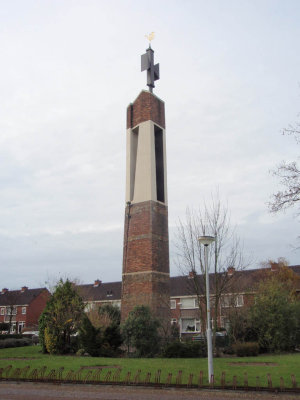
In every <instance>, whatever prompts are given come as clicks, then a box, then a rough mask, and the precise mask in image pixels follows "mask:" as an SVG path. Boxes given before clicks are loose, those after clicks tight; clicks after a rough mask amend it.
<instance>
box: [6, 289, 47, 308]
mask: <svg viewBox="0 0 300 400" xmlns="http://www.w3.org/2000/svg"><path fill="white" fill-rule="evenodd" d="M44 290H47V289H46V288H37V289H25V290H24V291H23V292H22V291H21V290H7V291H6V292H5V293H3V292H2V293H1V292H0V306H12V305H19V306H22V305H27V304H30V303H31V302H32V300H34V299H35V298H36V297H37V296H38V295H39V294H40V293H42V292H43V291H44Z"/></svg>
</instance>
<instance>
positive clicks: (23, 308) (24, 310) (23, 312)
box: [21, 307, 26, 322]
mask: <svg viewBox="0 0 300 400" xmlns="http://www.w3.org/2000/svg"><path fill="white" fill-rule="evenodd" d="M25 314H26V307H22V315H25ZM21 322H22V321H21Z"/></svg>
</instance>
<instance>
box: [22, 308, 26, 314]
mask: <svg viewBox="0 0 300 400" xmlns="http://www.w3.org/2000/svg"><path fill="white" fill-rule="evenodd" d="M22 314H23V315H24V314H26V307H22Z"/></svg>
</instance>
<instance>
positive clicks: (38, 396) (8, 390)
mask: <svg viewBox="0 0 300 400" xmlns="http://www.w3.org/2000/svg"><path fill="white" fill-rule="evenodd" d="M0 399H1V400H68V399H69V400H70V399H80V400H91V399H93V400H99V399H100V400H141V399H142V400H206V399H208V400H231V399H233V400H234V399H241V400H252V399H258V400H274V399H277V400H297V399H298V400H299V399H300V395H297V394H295V395H293V394H275V393H274V394H273V393H255V392H232V391H217V390H216V391H208V390H187V389H180V390H178V389H152V388H142V387H124V386H102V385H101V386H98V385H95V386H92V385H84V386H83V385H54V384H47V383H30V382H28V383H6V382H1V383H0Z"/></svg>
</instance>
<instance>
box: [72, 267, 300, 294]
mask: <svg viewBox="0 0 300 400" xmlns="http://www.w3.org/2000/svg"><path fill="white" fill-rule="evenodd" d="M289 268H290V269H291V270H292V271H293V272H295V273H296V274H297V275H299V276H300V265H293V266H290V267H289ZM266 271H270V268H259V269H248V270H243V271H235V272H234V273H233V276H232V279H231V280H230V283H229V284H228V285H227V290H226V291H227V292H231V291H234V292H236V288H237V287H238V291H239V292H240V293H243V292H251V291H252V290H254V288H255V285H256V284H257V282H258V281H259V280H260V279H261V278H262V277H263V274H264V273H265V272H266ZM204 280H205V277H204V276H203V275H198V276H197V284H198V285H199V287H200V288H202V289H203V293H204ZM209 282H210V292H211V293H212V294H213V292H214V287H215V276H214V274H210V277H209ZM193 284H194V281H193V279H191V278H189V277H188V276H173V277H171V278H170V295H171V297H180V296H191V295H195V293H196V291H195V288H194V287H193ZM234 288H235V289H234ZM78 289H79V293H80V295H81V296H82V298H83V300H84V301H109V300H120V299H121V290H122V282H109V283H101V282H100V283H99V285H98V286H94V285H93V284H89V285H79V286H78ZM299 289H300V287H299ZM226 291H225V292H226ZM200 292H201V290H200Z"/></svg>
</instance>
